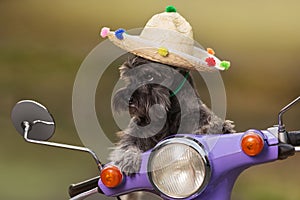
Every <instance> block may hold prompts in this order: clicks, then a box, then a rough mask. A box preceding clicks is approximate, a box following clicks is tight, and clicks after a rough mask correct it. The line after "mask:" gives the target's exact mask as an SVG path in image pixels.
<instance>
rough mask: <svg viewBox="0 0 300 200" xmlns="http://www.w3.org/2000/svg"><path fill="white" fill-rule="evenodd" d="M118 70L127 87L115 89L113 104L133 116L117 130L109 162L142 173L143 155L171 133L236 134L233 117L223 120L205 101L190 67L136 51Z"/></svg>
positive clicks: (127, 172)
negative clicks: (195, 84)
mask: <svg viewBox="0 0 300 200" xmlns="http://www.w3.org/2000/svg"><path fill="white" fill-rule="evenodd" d="M119 70H120V79H122V80H124V81H125V83H126V86H125V87H123V88H121V89H119V90H118V91H117V92H116V94H115V95H114V97H113V102H112V105H113V108H114V111H115V112H118V113H119V112H123V111H127V112H129V114H130V117H131V119H130V122H129V124H128V127H127V128H126V129H125V130H123V131H120V132H118V133H117V135H118V137H119V138H120V140H119V142H118V143H117V144H116V147H115V148H114V150H113V151H112V152H111V154H110V156H109V160H111V161H112V162H113V163H114V164H115V165H117V166H118V167H119V168H120V169H121V171H122V172H124V173H125V174H126V175H134V174H135V173H137V172H138V171H139V169H140V165H141V153H143V152H145V151H147V150H149V149H151V148H153V147H154V146H155V145H156V144H157V143H158V142H159V141H161V140H163V139H164V138H166V137H168V136H171V135H176V134H178V133H192V134H226V133H234V132H235V130H234V124H233V122H232V121H229V120H222V119H221V118H219V117H218V116H216V115H215V114H214V113H213V112H212V111H211V110H210V109H209V108H208V107H207V106H206V105H205V104H204V103H203V102H202V101H201V100H200V97H199V94H198V93H197V91H196V89H195V87H194V81H193V78H192V76H191V74H190V73H189V71H188V70H187V69H184V68H179V67H174V66H170V65H166V64H161V63H157V62H154V61H150V60H148V59H145V58H142V57H138V56H135V55H134V56H133V55H132V56H130V58H129V59H128V60H127V61H126V62H124V63H123V65H122V66H121V67H120V68H119ZM183 85H185V86H187V87H182V86H183ZM175 93H176V94H175ZM193 119H195V120H193Z"/></svg>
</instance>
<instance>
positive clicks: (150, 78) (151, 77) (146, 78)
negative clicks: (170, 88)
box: [144, 74, 154, 81]
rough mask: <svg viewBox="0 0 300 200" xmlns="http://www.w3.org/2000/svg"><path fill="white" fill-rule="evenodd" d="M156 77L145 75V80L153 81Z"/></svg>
mask: <svg viewBox="0 0 300 200" xmlns="http://www.w3.org/2000/svg"><path fill="white" fill-rule="evenodd" d="M153 79H154V77H153V76H152V75H151V74H145V75H144V80H146V81H153Z"/></svg>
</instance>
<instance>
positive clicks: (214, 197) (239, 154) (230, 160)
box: [98, 129, 279, 200]
mask: <svg viewBox="0 0 300 200" xmlns="http://www.w3.org/2000/svg"><path fill="white" fill-rule="evenodd" d="M250 131H251V132H255V133H257V134H259V135H260V136H261V137H262V138H263V140H264V148H263V150H262V151H261V153H260V154H259V155H257V156H248V155H246V154H245V153H244V152H243V150H242V148H241V140H242V137H243V136H244V135H245V134H247V133H249V132H250ZM175 137H185V138H191V139H193V140H196V141H197V142H199V143H200V144H202V146H203V147H204V149H205V151H206V153H207V157H208V160H209V165H210V167H211V176H210V179H209V182H208V184H207V186H206V187H205V188H204V189H203V190H202V191H200V192H199V193H195V194H193V195H191V196H190V197H188V198H185V199H187V200H189V199H199V200H200V199H201V200H220V199H222V200H230V196H231V192H232V188H233V186H234V183H235V181H236V179H237V177H238V176H239V175H240V173H241V172H243V171H244V170H245V169H247V168H249V167H251V166H253V165H258V164H261V163H266V162H271V161H275V160H277V159H278V146H277V144H278V143H279V141H278V139H277V138H276V137H275V136H274V135H273V134H272V133H271V132H270V131H268V130H266V131H260V130H254V129H252V130H248V131H246V132H243V133H235V134H224V135H191V134H184V135H176V136H175ZM158 145H159V144H158ZM151 151H152V150H150V151H147V152H145V153H143V155H142V164H141V168H140V172H139V173H137V174H136V175H134V176H125V178H124V181H123V182H122V183H121V185H119V186H118V187H116V188H108V187H106V186H105V185H104V184H103V183H102V181H101V179H100V180H99V182H98V186H99V188H100V189H101V190H102V191H103V193H104V194H105V195H107V196H119V195H122V194H126V193H129V192H133V191H150V192H153V193H156V194H157V195H160V196H161V197H162V198H163V199H173V198H171V197H168V196H164V195H163V194H160V193H159V192H158V191H155V189H154V187H153V186H152V184H151V181H150V179H149V177H148V169H147V166H148V161H149V156H150V154H151Z"/></svg>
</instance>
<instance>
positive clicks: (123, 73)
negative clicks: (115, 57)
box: [119, 62, 130, 79]
mask: <svg viewBox="0 0 300 200" xmlns="http://www.w3.org/2000/svg"><path fill="white" fill-rule="evenodd" d="M129 70H130V67H129V65H128V63H127V62H125V63H123V64H122V65H121V67H119V71H120V77H121V79H125V77H126V73H127V72H128V71H129Z"/></svg>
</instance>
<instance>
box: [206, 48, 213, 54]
mask: <svg viewBox="0 0 300 200" xmlns="http://www.w3.org/2000/svg"><path fill="white" fill-rule="evenodd" d="M206 51H207V53H209V54H210V55H215V51H214V50H213V49H212V48H207V49H206Z"/></svg>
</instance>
